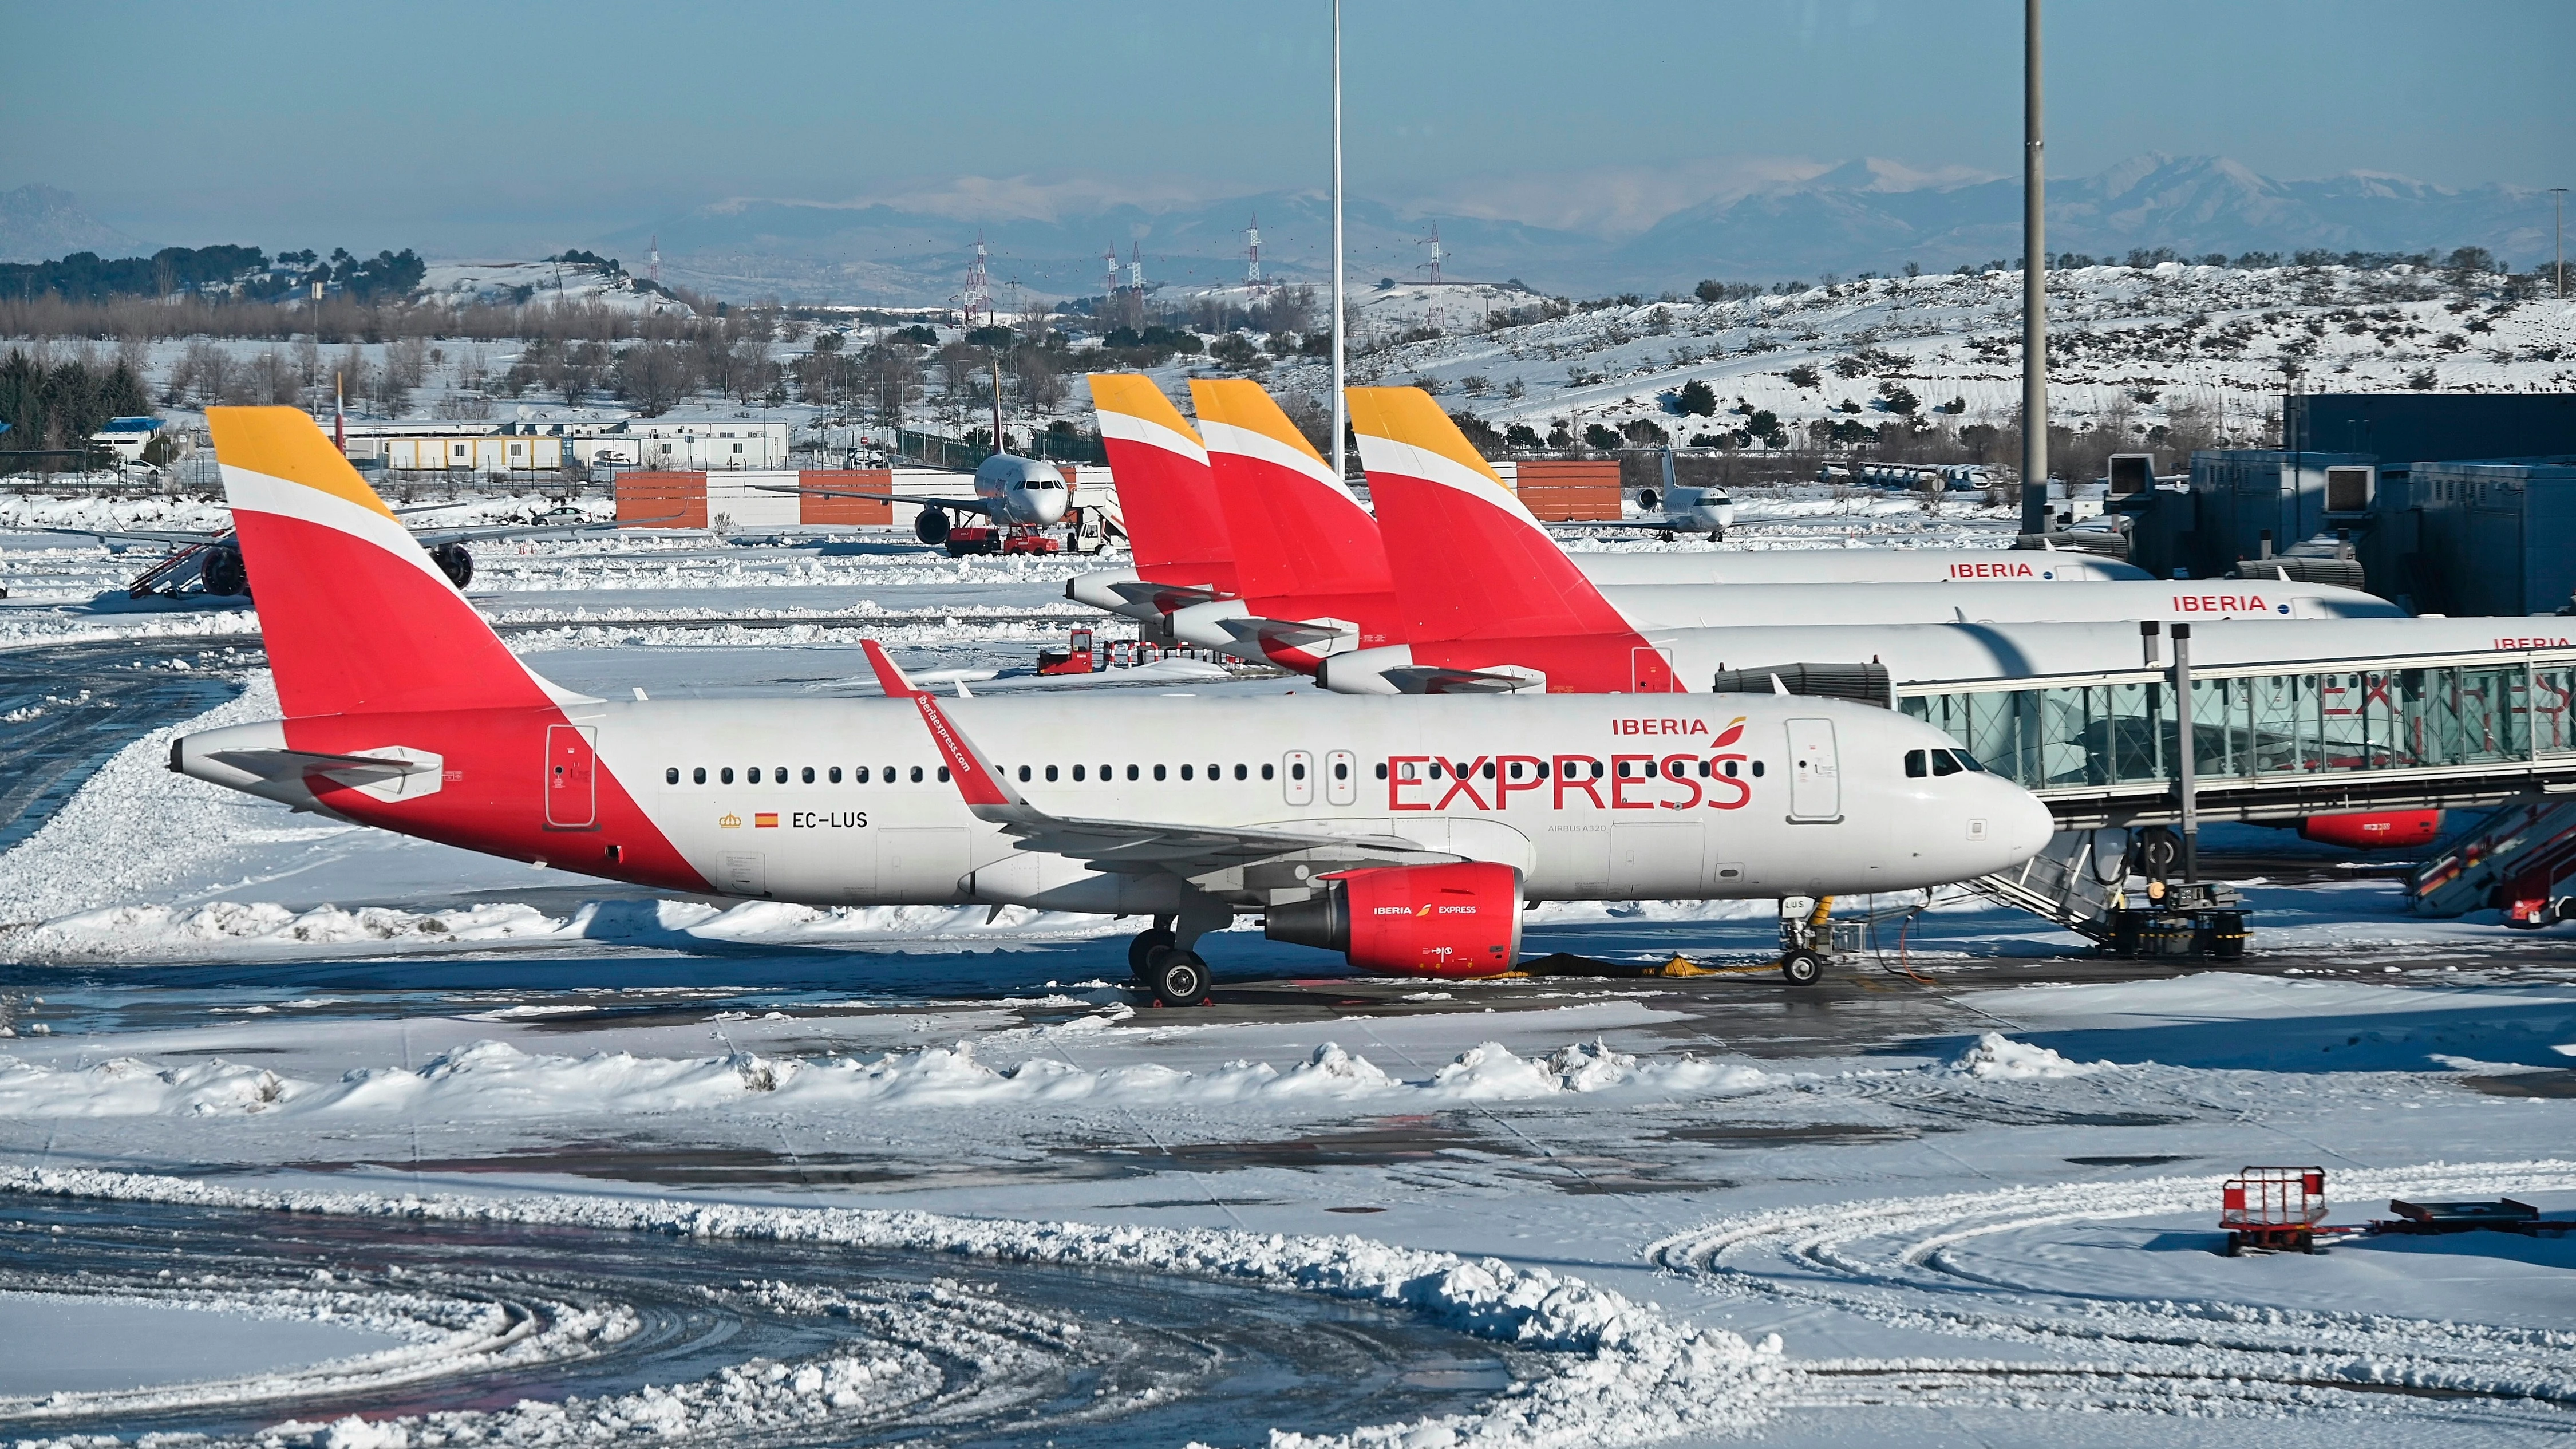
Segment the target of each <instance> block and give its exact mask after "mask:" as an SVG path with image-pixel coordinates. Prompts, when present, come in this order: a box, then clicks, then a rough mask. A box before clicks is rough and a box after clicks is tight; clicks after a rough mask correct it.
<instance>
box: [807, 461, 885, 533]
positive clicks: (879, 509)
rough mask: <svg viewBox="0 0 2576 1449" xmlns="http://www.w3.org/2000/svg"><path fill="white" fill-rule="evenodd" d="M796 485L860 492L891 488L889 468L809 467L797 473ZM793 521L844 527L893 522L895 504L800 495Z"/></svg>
mask: <svg viewBox="0 0 2576 1449" xmlns="http://www.w3.org/2000/svg"><path fill="white" fill-rule="evenodd" d="M796 486H797V487H799V488H849V489H854V490H856V491H858V492H861V493H890V492H892V491H894V470H893V469H891V468H830V469H823V468H809V469H806V470H805V471H804V472H801V473H799V474H797V475H796ZM796 504H797V509H798V511H797V515H796V521H797V522H799V523H824V524H836V525H839V526H841V527H844V528H849V527H855V526H858V525H861V524H870V523H892V522H894V505H893V504H891V503H887V502H885V501H883V500H882V499H876V498H817V497H815V496H814V495H813V494H811V493H806V494H802V495H799V496H798V498H797V500H796Z"/></svg>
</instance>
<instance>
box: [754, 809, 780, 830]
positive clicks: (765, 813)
mask: <svg viewBox="0 0 2576 1449" xmlns="http://www.w3.org/2000/svg"><path fill="white" fill-rule="evenodd" d="M751 828H752V829H754V830H776V829H777V828H778V812H777V811H775V810H756V811H754V812H752V816H751Z"/></svg>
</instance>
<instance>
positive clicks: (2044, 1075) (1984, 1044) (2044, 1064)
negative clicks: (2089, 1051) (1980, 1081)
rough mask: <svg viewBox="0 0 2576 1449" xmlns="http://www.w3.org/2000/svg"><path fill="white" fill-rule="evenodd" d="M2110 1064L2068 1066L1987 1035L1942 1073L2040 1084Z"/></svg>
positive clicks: (2041, 1051) (2044, 1051) (2044, 1052)
mask: <svg viewBox="0 0 2576 1449" xmlns="http://www.w3.org/2000/svg"><path fill="white" fill-rule="evenodd" d="M2109 1065H2111V1064H2110V1063H2109V1062H2070V1061H2068V1060H2067V1059H2066V1058H2064V1057H2062V1056H2059V1055H2058V1054H2057V1053H2055V1052H2053V1051H2050V1050H2049V1049H2048V1048H2046V1047H2043V1046H2032V1045H2031V1044H2030V1043H2028V1042H2020V1041H2014V1040H2013V1039H2012V1038H2010V1037H2008V1036H2005V1035H2004V1034H2003V1033H2002V1032H1999V1031H1990V1032H1987V1033H1986V1034H1985V1035H1984V1036H1981V1037H1978V1038H1977V1039H1976V1041H1975V1042H1974V1043H1972V1044H1970V1046H1969V1047H1968V1049H1967V1050H1966V1051H1964V1052H1961V1053H1960V1054H1959V1056H1958V1059H1957V1060H1955V1061H1953V1062H1951V1063H1950V1064H1949V1066H1948V1067H1947V1068H1946V1069H1945V1070H1947V1071H1948V1072H1949V1073H1950V1074H1951V1075H1953V1076H1962V1077H1983V1078H1986V1079H1988V1080H1996V1081H2007V1082H2041V1081H2051V1080H2054V1079H2056V1078H2059V1077H2081V1076H2085V1075H2087V1074H2089V1073H2092V1072H2098V1071H2100V1070H2102V1069H2103V1068H2104V1067H2107V1066H2109Z"/></svg>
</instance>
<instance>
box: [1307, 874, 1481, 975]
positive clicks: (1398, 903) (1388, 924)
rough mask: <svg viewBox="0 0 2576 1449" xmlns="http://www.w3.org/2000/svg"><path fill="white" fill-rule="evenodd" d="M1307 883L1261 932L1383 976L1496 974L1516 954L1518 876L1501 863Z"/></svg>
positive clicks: (1338, 876) (1328, 878)
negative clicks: (1309, 890)
mask: <svg viewBox="0 0 2576 1449" xmlns="http://www.w3.org/2000/svg"><path fill="white" fill-rule="evenodd" d="M1316 885H1317V886H1319V887H1321V889H1319V890H1317V891H1316V893H1315V894H1314V895H1312V896H1309V897H1308V898H1306V899H1305V900H1302V901H1293V902H1290V903H1289V904H1286V905H1277V906H1272V907H1271V908H1270V919H1269V924H1268V926H1267V927H1266V928H1265V929H1264V932H1263V934H1265V935H1267V936H1268V937H1269V938H1270V939H1271V940H1273V941H1286V942H1288V943H1289V944H1291V945H1297V946H1313V947H1317V948H1319V949H1321V950H1326V951H1339V952H1341V953H1342V955H1343V957H1344V959H1346V960H1348V961H1349V962H1350V963H1351V964H1352V965H1353V966H1355V967H1357V968H1359V969H1360V970H1362V971H1377V972H1383V973H1385V974H1387V975H1390V976H1499V975H1501V974H1502V973H1503V972H1506V971H1509V970H1511V969H1512V966H1513V964H1514V963H1515V962H1517V961H1518V960H1519V959H1520V952H1521V875H1520V872H1519V871H1517V870H1514V869H1513V868H1512V867H1510V866H1508V865H1493V864H1489V863H1486V862H1482V861H1467V862H1463V863H1460V864H1455V865H1389V866H1371V867H1367V868H1365V869H1361V870H1347V871H1341V872H1338V873H1336V874H1333V875H1328V876H1325V877H1323V878H1321V879H1320V880H1318V881H1317V882H1316Z"/></svg>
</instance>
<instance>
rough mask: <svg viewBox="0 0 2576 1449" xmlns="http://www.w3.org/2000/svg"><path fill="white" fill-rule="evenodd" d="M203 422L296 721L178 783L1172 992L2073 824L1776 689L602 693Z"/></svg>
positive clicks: (1889, 719) (2015, 848) (893, 673)
mask: <svg viewBox="0 0 2576 1449" xmlns="http://www.w3.org/2000/svg"><path fill="white" fill-rule="evenodd" d="M208 423H209V425H210V427H211V429H212V431H213V433H214V439H215V452H216V458H217V460H218V462H219V463H220V464H221V467H222V471H223V479H224V491H225V495H226V497H227V498H228V499H230V501H231V503H232V506H233V511H234V517H235V519H236V521H237V523H238V526H239V529H240V539H241V547H242V550H243V553H244V556H245V557H246V558H247V559H248V561H249V564H250V567H251V568H252V569H253V570H254V571H255V572H257V573H258V574H259V575H260V576H261V578H262V579H263V580H274V582H273V583H267V584H264V585H263V587H262V589H261V592H260V596H259V611H260V630H261V635H262V638H263V640H264V642H265V643H266V646H267V651H268V657H269V660H270V665H271V668H272V671H273V673H274V677H275V681H276V687H277V696H278V703H279V707H280V709H281V711H282V712H283V715H284V717H283V718H280V719H274V720H267V721H262V722H258V723H253V724H246V725H236V726H232V727H229V728H223V729H215V730H206V731H200V732H198V733H194V734H190V735H185V736H182V737H180V738H178V739H176V740H175V741H173V743H172V746H171V754H170V765H171V768H172V769H174V770H176V771H178V772H180V773H182V774H185V775H188V776H190V777H192V778H195V779H199V780H206V781H210V782H213V783H215V784H219V785H223V786H226V787H228V788H231V789H234V790H239V791H243V792H245V793H248V794H252V795H257V796H260V797H262V798H265V799H269V800H274V801H277V802H279V803H281V804H285V805H288V806H291V807H293V808H295V809H298V810H304V811H311V812H315V813H319V814H322V815H326V816H329V817H332V818H335V819H340V820H346V821H350V822H353V823H356V824H361V825H367V826H372V827H375V828H379V829H384V830H391V831H395V832H398V833H401V834H404V835H409V836H415V837H418V838H421V839H426V840H435V841H440V842H443V843H446V844H450V845H455V846H459V847H462V848H464V849H468V850H474V851H479V852H482V853H484V854H488V855H494V856H499V857H503V858H507V859H515V860H524V861H530V862H534V863H536V864H538V865H541V866H551V867H554V868H557V869H562V870H568V871H574V872H579V873H582V874H586V875H592V876H597V877H601V878H603V879H610V880H619V881H626V882H630V883H633V884H637V885H643V886H646V887H649V888H653V889H659V890H675V891H689V892H704V893H713V894H717V895H723V896H733V897H740V898H744V899H763V900H785V901H796V902H802V903H806V904H811V905H816V906H842V905H853V906H855V905H871V904H947V905H964V904H984V903H990V904H994V905H1006V904H1008V905H1028V906H1034V907H1039V908H1041V909H1049V910H1063V911H1079V912H1090V913H1095V914H1100V915H1108V916H1144V917H1150V918H1152V921H1153V925H1152V926H1151V928H1149V929H1147V930H1144V931H1142V932H1140V933H1138V935H1137V936H1136V937H1135V938H1134V939H1133V940H1132V941H1131V943H1130V952H1129V954H1130V960H1131V963H1132V964H1133V966H1134V968H1135V971H1136V973H1137V975H1138V976H1139V977H1140V978H1141V979H1142V981H1143V983H1144V984H1145V985H1147V986H1148V987H1149V988H1150V989H1151V991H1152V992H1153V993H1154V995H1155V997H1156V999H1157V1000H1159V1001H1162V1002H1166V1003H1175V1004H1177V1003H1184V1002H1193V1001H1199V1000H1203V999H1205V995H1206V989H1207V982H1208V972H1207V964H1206V962H1205V961H1204V960H1203V959H1202V958H1201V957H1200V956H1199V955H1198V954H1197V951H1196V946H1197V943H1198V942H1199V940H1200V939H1201V938H1202V937H1203V936H1204V935H1205V934H1206V933H1207V932H1209V931H1211V930H1216V929H1219V928H1221V927H1224V926H1227V925H1230V924H1231V923H1232V921H1233V920H1234V918H1235V917H1236V915H1237V914H1238V913H1243V912H1251V913H1257V914H1261V915H1263V916H1264V917H1265V918H1266V927H1265V929H1266V932H1267V934H1268V935H1269V936H1270V938H1271V939H1274V940H1281V941H1288V942H1294V943H1297V944H1303V945H1310V946H1315V947H1319V948H1322V949H1328V950H1337V951H1340V952H1342V953H1343V955H1344V957H1345V959H1347V960H1348V961H1349V962H1350V964H1351V965H1352V966H1353V967H1355V968H1357V969H1359V970H1363V971H1372V972H1384V973H1393V974H1399V975H1418V976H1449V977H1467V976H1490V975H1495V974H1499V973H1502V972H1505V971H1508V970H1510V969H1511V968H1512V966H1513V964H1514V962H1515V960H1516V958H1517V955H1518V951H1519V945H1520V921H1521V909H1522V906H1523V904H1524V902H1529V901H1538V900H1594V899H1610V898H1630V897H1635V896H1639V895H1648V896H1658V897H1669V896H1676V895H1678V896H1686V897H1701V898H1721V897H1738V896H1741V897H1765V896H1784V895H1792V894H1795V895H1832V894H1844V893H1850V892H1866V891H1881V890H1902V889H1912V888H1919V887H1924V886H1930V885H1936V884H1940V883H1944V882H1951V881H1958V880H1963V879H1968V878H1973V877H1976V876H1980V875H1984V874H1988V873H1992V872H1995V871H2000V870H2005V869H2009V868H2011V867H2013V866H2015V865H2017V864H2019V863H2021V862H2022V861H2025V860H2027V859H2028V858H2029V857H2030V856H2031V855H2032V854H2033V853H2035V852H2036V851H2038V850H2039V849H2041V848H2042V847H2043V846H2044V845H2046V843H2047V842H2048V839H2049V837H2050V834H2051V831H2052V824H2051V821H2050V818H2049V815H2048V812H2047V809H2046V808H2045V807H2044V806H2042V805H2041V804H2040V802H2039V801H2038V800H2037V799H2036V798H2035V797H2034V796H2032V795H2031V794H2030V793H2029V792H2027V791H2025V790H2023V789H2021V788H2020V787H2019V786H2016V785H2014V784H2011V783H2010V782H2008V781H2005V780H2002V779H2000V778H1998V777H1996V776H1993V775H1990V774H1986V773H1982V772H1980V771H1978V770H1976V769H1975V768H1973V767H1972V762H1967V763H1963V762H1960V761H1959V760H1958V759H1957V755H1956V747H1955V746H1954V745H1953V744H1952V743H1951V742H1950V740H1949V739H1948V738H1947V737H1946V736H1944V735H1942V734H1941V733H1939V732H1938V731H1936V730H1934V729H1932V728H1930V727H1929V726H1927V725H1924V724H1921V723H1918V722H1916V721H1913V720H1909V719H1906V718H1904V717H1903V716H1901V715H1897V714H1895V713H1893V712H1891V711H1887V710H1881V709H1873V708H1869V707H1867V706H1863V705H1854V704H1848V703H1844V702H1840V701H1832V700H1813V699H1801V698H1796V697H1793V696H1785V695H1776V694H1773V695H1749V696H1706V697H1703V698H1701V699H1697V700H1658V701H1654V702H1651V703H1645V702H1640V701H1637V700H1630V699H1619V698H1612V697H1598V696H1596V697H1581V696H1559V697H1551V696H1531V697H1528V698H1523V699H1502V700H1495V699H1448V700H1439V699H1430V700H1423V699H1403V700H1398V699H1347V698H1341V697H1337V696H1334V695H1330V694H1324V693H1320V692H1305V693H1300V692H1296V691H1291V693H1290V695H1289V696H1288V697H1286V698H1279V697H1272V696H1266V695H1265V696H1261V697H1249V696H1247V697H1236V698H1193V697H1174V696H1166V697H1160V698H1154V699H1122V698H1110V699H1102V698H1092V699H1083V700H1064V699H1054V698H1050V699H966V698H959V699H956V700H953V701H943V700H940V699H936V698H933V697H932V696H931V695H930V694H928V693H926V692H924V691H922V690H919V689H917V688H914V687H913V686H912V685H911V683H910V682H909V681H908V680H907V679H906V678H905V677H904V676H903V674H902V673H901V671H900V670H898V669H897V668H895V667H894V666H893V664H892V662H891V661H890V660H888V659H887V658H886V657H885V655H884V652H883V651H882V650H881V649H878V648H876V647H875V645H874V643H873V641H871V642H870V645H869V648H868V653H869V657H870V660H871V663H872V664H873V665H874V666H875V667H876V669H877V672H878V674H879V677H880V678H881V679H882V680H883V681H884V683H885V690H886V696H887V697H885V698H882V699H848V700H818V699H806V698H775V699H744V700H715V699H709V700H679V701H654V700H649V699H646V698H644V697H643V691H641V690H638V691H636V696H637V697H636V698H635V699H633V700H608V699H598V698H593V697H590V696H587V695H583V694H581V693H578V692H576V691H574V690H570V689H566V688H564V687H563V686H561V685H559V684H556V683H554V682H553V681H551V680H548V679H546V678H545V677H543V676H542V675H539V674H538V673H536V672H535V671H534V670H532V669H530V668H529V667H528V666H527V665H526V663H525V662H523V661H522V660H520V659H519V658H517V657H516V656H514V655H512V654H511V653H510V651H509V650H508V648H507V647H506V646H504V645H503V644H502V642H501V640H500V638H499V637H498V636H497V635H495V634H494V633H493V631H492V629H491V627H490V626H489V625H488V624H487V623H485V621H484V620H483V619H482V617H481V616H480V615H478V614H476V613H475V612H474V610H473V609H472V608H471V607H470V606H468V605H467V603H466V601H465V599H464V596H463V595H461V594H459V593H458V592H457V590H456V588H455V585H454V584H453V583H451V582H450V581H449V580H448V578H447V577H446V575H445V574H443V573H441V572H439V570H438V569H437V567H436V566H435V565H434V564H432V563H431V562H430V561H429V560H428V558H427V557H426V555H424V554H423V553H422V552H421V551H420V549H419V548H418V547H417V546H416V545H415V544H414V543H413V541H412V539H411V536H410V534H409V533H408V532H407V531H405V530H404V529H403V527H402V525H401V524H400V522H399V521H397V520H396V519H395V518H394V516H393V514H392V513H391V512H390V511H389V510H387V509H386V508H385V506H384V504H383V502H382V501H381V500H379V499H378V498H377V497H376V495H375V494H374V493H373V492H372V491H370V490H369V489H368V487H367V485H366V484H365V483H364V482H363V481H362V480H360V479H359V477H358V476H357V474H356V473H355V472H354V471H353V470H351V469H350V468H349V466H348V463H347V460H345V459H343V458H342V457H341V456H340V455H339V454H338V453H336V452H334V451H332V449H331V445H330V442H329V440H328V439H327V438H326V437H324V436H323V434H322V433H321V431H320V430H319V429H318V428H316V427H315V426H314V424H313V422H312V420H311V419H310V418H308V417H306V416H305V415H304V414H303V413H301V412H299V411H297V410H295V409H292V408H213V409H209V410H208ZM1934 754H1938V755H1939V756H1940V758H1941V759H1942V760H1943V761H1945V762H1948V763H1950V764H1951V765H1952V766H1953V768H1951V769H1949V770H1948V771H1946V772H1945V773H1941V774H1937V775H1935V774H1933V773H1931V772H1929V771H1926V770H1923V769H1922V768H1920V766H1921V763H1922V761H1923V760H1924V759H1926V758H1929V757H1930V756H1932V755H1934ZM1909 765H1912V766H1914V767H1915V768H1912V769H1909ZM1814 968H1815V963H1814V962H1813V961H1812V960H1807V961H1805V962H1801V961H1798V960H1794V959H1792V960H1788V961H1785V962H1784V970H1787V971H1788V972H1789V974H1790V975H1791V977H1792V979H1793V980H1811V979H1813V975H1814Z"/></svg>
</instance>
